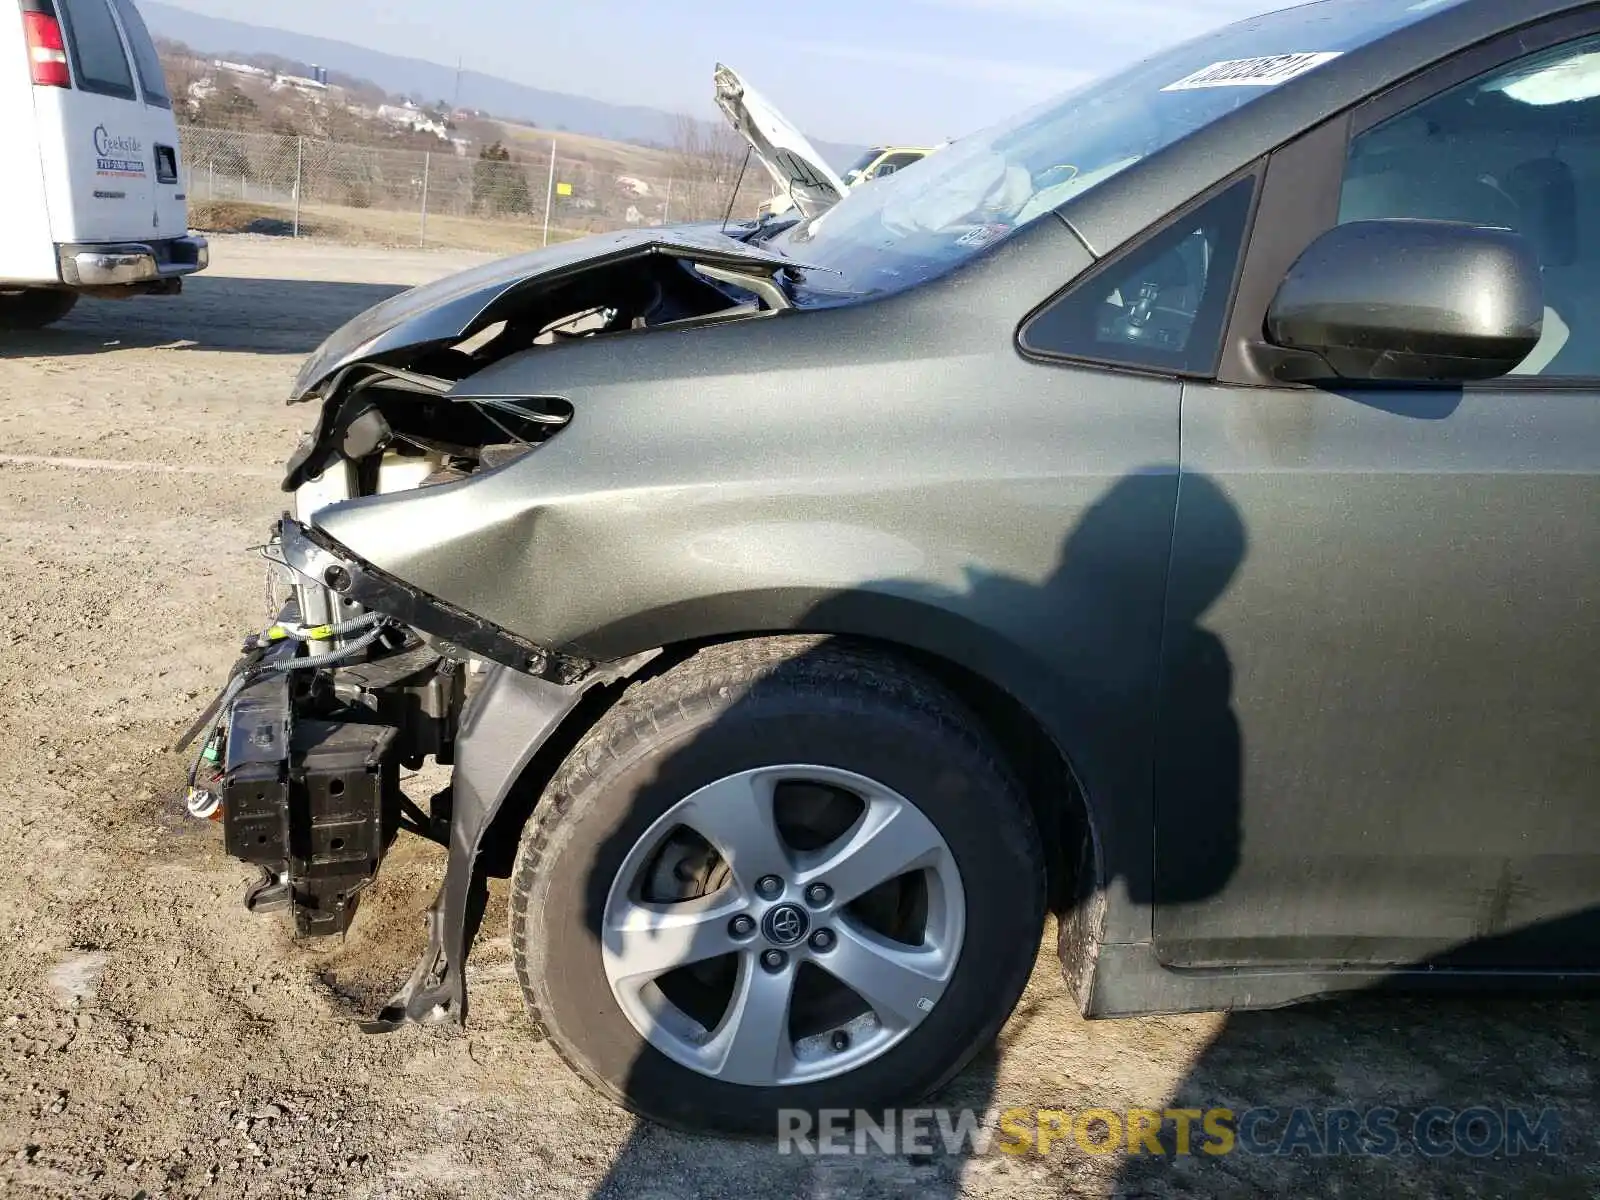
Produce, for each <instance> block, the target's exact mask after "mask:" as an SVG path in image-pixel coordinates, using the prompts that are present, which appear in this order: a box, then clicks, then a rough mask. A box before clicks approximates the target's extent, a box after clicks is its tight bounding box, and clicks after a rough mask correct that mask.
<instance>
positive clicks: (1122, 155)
mask: <svg viewBox="0 0 1600 1200" xmlns="http://www.w3.org/2000/svg"><path fill="white" fill-rule="evenodd" d="M1456 2H1457V0H1323V2H1322V3H1316V4H1307V5H1304V6H1302V7H1299V8H1294V9H1285V10H1283V11H1280V12H1275V13H1269V14H1267V15H1266V16H1262V17H1256V18H1253V19H1251V20H1248V21H1242V22H1239V23H1238V24H1235V25H1230V26H1228V27H1226V28H1224V29H1221V30H1218V31H1217V32H1215V33H1212V34H1208V35H1205V36H1203V37H1200V38H1197V39H1195V40H1193V41H1190V42H1187V43H1185V44H1183V45H1181V46H1178V47H1176V48H1174V49H1172V50H1168V51H1165V52H1163V53H1161V54H1158V55H1156V56H1154V57H1151V58H1148V59H1145V60H1144V61H1143V62H1141V63H1138V64H1136V65H1135V66H1133V67H1131V68H1129V69H1128V70H1126V71H1124V72H1122V73H1121V74H1117V75H1113V76H1111V77H1109V78H1107V79H1103V80H1100V81H1097V82H1095V83H1091V84H1089V85H1087V86H1086V87H1083V88H1081V89H1079V90H1077V91H1074V92H1069V93H1068V94H1067V95H1065V96H1061V97H1058V98H1056V99H1054V100H1051V101H1049V102H1048V103H1046V104H1042V105H1040V106H1039V107H1037V108H1034V109H1032V110H1030V111H1028V112H1025V113H1023V114H1022V115H1021V116H1019V117H1016V118H1014V119H1012V120H1011V121H1008V122H1006V123H1004V124H1002V125H999V126H996V127H994V128H992V129H988V130H984V131H982V132H980V133H975V134H972V135H971V136H969V137H965V138H962V139H961V140H960V141H957V142H954V143H953V144H951V145H950V146H948V147H947V148H945V149H944V150H941V151H940V152H939V153H938V154H935V155H931V156H929V157H928V158H926V159H924V160H923V161H922V162H919V163H916V164H914V165H912V166H910V167H907V168H906V169H905V170H903V171H899V172H896V173H895V174H893V175H891V176H889V177H888V178H886V179H884V180H883V181H882V182H880V183H875V184H874V185H873V186H872V187H870V188H853V189H851V191H850V192H849V193H848V194H847V195H846V197H845V198H844V199H843V200H842V201H841V202H840V203H838V204H837V205H835V206H834V207H833V208H831V209H829V210H828V211H827V212H824V213H822V214H821V215H819V216H818V217H817V218H815V219H814V220H812V221H810V222H807V223H804V224H801V225H797V226H795V227H794V228H793V229H790V230H787V231H786V232H784V233H782V234H780V235H779V236H778V237H777V238H775V239H774V240H773V243H772V244H773V245H774V246H775V247H776V248H777V249H779V250H780V251H782V252H783V253H785V254H788V255H789V256H791V257H793V258H795V259H798V260H800V261H801V262H803V263H806V264H807V265H809V266H817V267H821V268H824V269H825V271H826V272H827V273H826V274H824V273H823V272H818V271H808V272H806V273H805V289H806V290H807V291H813V292H821V293H830V292H844V293H850V294H861V293H870V292H886V291H897V290H900V289H902V288H906V287H911V286H913V285H915V284H917V283H920V282H922V281H924V280H926V279H929V278H931V277H933V276H934V275H937V274H941V273H943V272H944V271H946V270H948V269H950V268H951V267H953V266H955V265H957V264H958V263H960V262H962V261H964V260H965V259H967V258H970V257H971V256H973V255H974V254H977V253H978V252H979V251H980V250H982V249H984V248H985V247H988V246H992V245H994V244H995V243H997V242H999V241H1001V240H1002V239H1004V238H1006V237H1008V236H1010V235H1011V234H1013V233H1015V232H1016V231H1017V230H1019V229H1021V228H1023V227H1024V226H1025V225H1027V224H1029V223H1030V222H1032V221H1035V220H1037V219H1038V218H1040V217H1042V216H1044V215H1045V214H1046V213H1049V212H1051V211H1053V210H1054V209H1057V208H1060V207H1061V206H1062V205H1063V204H1065V203H1066V202H1067V201H1068V200H1070V199H1071V198H1072V197H1074V196H1076V195H1079V194H1080V193H1083V192H1086V191H1088V190H1089V189H1090V188H1092V187H1095V186H1096V185H1098V184H1101V183H1104V182H1105V181H1106V180H1107V179H1110V178H1111V177H1112V176H1114V175H1116V174H1117V173H1118V172H1120V171H1124V170H1126V169H1127V168H1128V167H1131V166H1132V165H1133V164H1134V163H1136V162H1138V161H1139V160H1140V159H1142V158H1144V157H1146V156H1147V155H1150V154H1154V153H1155V152H1157V151H1159V150H1161V149H1164V148H1165V147H1167V146H1170V145H1172V144H1173V143H1175V142H1177V141H1179V140H1181V139H1182V138H1185V137H1187V136H1188V135H1189V134H1192V133H1194V132H1195V131H1196V130H1197V129H1200V128H1201V127H1202V126H1204V125H1208V124H1210V123H1211V122H1213V121H1215V120H1217V119H1218V118H1220V117H1222V116H1224V115H1226V114H1227V113H1229V112H1232V111H1233V110H1234V109H1236V108H1239V107H1241V106H1243V105H1246V104H1249V103H1251V102H1252V101H1254V100H1257V99H1259V98H1260V97H1262V96H1264V95H1266V94H1268V93H1269V92H1271V90H1272V89H1273V88H1274V87H1276V86H1277V85H1279V84H1281V83H1284V82H1287V81H1288V80H1290V79H1293V78H1296V77H1297V76H1299V75H1303V74H1305V73H1306V72H1307V71H1312V70H1315V69H1316V68H1317V67H1319V66H1321V65H1322V64H1324V63H1326V62H1328V61H1330V60H1331V59H1334V58H1337V57H1339V55H1340V54H1341V53H1343V52H1345V51H1347V50H1351V49H1354V48H1356V47H1358V46H1361V45H1364V44H1366V43H1368V42H1371V41H1375V40H1376V39H1377V38H1379V37H1381V36H1383V35H1384V34H1386V33H1389V32H1391V31H1393V30H1395V29H1398V28H1400V27H1401V26H1403V25H1408V24H1410V23H1412V22H1414V21H1417V20H1420V19H1421V18H1423V17H1425V16H1427V15H1429V14H1430V13H1432V12H1435V11H1437V10H1438V9H1440V8H1444V7H1447V6H1449V5H1451V4H1453V3H1456Z"/></svg>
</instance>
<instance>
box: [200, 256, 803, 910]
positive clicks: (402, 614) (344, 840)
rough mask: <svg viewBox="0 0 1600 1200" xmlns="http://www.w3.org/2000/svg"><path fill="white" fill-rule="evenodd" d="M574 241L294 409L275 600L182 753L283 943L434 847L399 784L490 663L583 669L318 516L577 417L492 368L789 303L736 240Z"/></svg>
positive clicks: (457, 301)
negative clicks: (304, 411)
mask: <svg viewBox="0 0 1600 1200" xmlns="http://www.w3.org/2000/svg"><path fill="white" fill-rule="evenodd" d="M739 232H740V233H744V234H746V235H747V236H748V235H749V234H750V233H753V232H754V230H752V229H750V228H748V227H746V228H745V229H742V230H740V231H739ZM589 241H590V243H592V244H589V245H586V246H584V247H583V249H584V251H585V253H584V254H582V255H581V256H579V255H577V254H574V253H572V252H571V251H567V249H566V248H565V247H561V248H556V249H555V250H554V251H547V252H544V253H541V254H537V255H530V256H526V257H525V258H523V259H514V260H509V261H507V262H503V263H495V264H491V266H490V268H485V269H483V270H481V271H479V272H473V273H469V277H468V278H466V279H465V280H464V281H463V279H461V278H458V279H453V280H446V281H444V282H443V283H441V284H435V285H430V286H429V287H424V288H419V289H416V290H415V291H413V292H410V293H406V294H404V295H402V296H399V297H396V298H395V300H393V301H390V302H388V303H387V304H385V305H380V306H379V307H378V308H377V309H374V310H372V311H371V312H370V313H368V314H366V315H365V316H364V317H362V318H360V319H358V321H357V322H354V323H353V325H352V327H351V328H350V329H347V330H346V331H341V332H340V333H338V334H335V335H334V337H333V338H331V339H329V342H328V343H327V344H325V345H324V347H323V348H322V349H321V350H319V351H318V353H317V354H316V355H314V356H313V358H312V360H311V361H310V362H309V363H308V364H307V367H306V369H305V370H304V371H303V372H302V375H301V379H300V381H299V382H298V383H297V384H296V388H295V392H294V395H293V396H292V397H291V403H294V402H299V401H304V400H310V399H319V400H320V401H321V406H322V407H321V414H320V417H319V419H318V421H317V423H316V426H315V428H314V429H313V431H312V432H311V433H309V434H308V435H307V436H306V437H305V438H304V439H303V440H302V442H301V445H300V446H299V448H298V449H297V450H296V452H295V453H294V455H293V456H292V457H291V459H290V460H289V463H288V466H287V471H286V475H285V478H284V481H283V488H284V490H285V491H286V492H289V493H291V494H292V496H293V502H292V507H291V509H290V511H288V512H286V513H285V514H284V516H283V518H282V519H280V520H279V521H278V522H277V523H276V524H275V526H274V528H273V530H272V532H271V536H270V538H269V541H268V543H267V545H266V546H265V547H264V548H263V554H264V556H265V557H266V558H267V559H268V562H269V572H270V574H271V576H272V578H273V580H274V584H275V587H276V589H277V593H276V594H281V595H283V596H284V597H285V599H284V601H283V602H282V604H281V607H280V608H279V611H278V612H277V613H276V618H275V619H274V620H273V622H272V623H271V624H270V625H269V626H268V627H267V628H265V629H264V630H261V631H260V632H258V633H255V634H253V635H252V636H250V637H249V638H247V639H246V640H245V643H244V647H243V656H242V657H241V658H240V660H239V662H238V663H237V664H236V666H235V668H234V670H233V672H232V674H231V675H230V678H229V681H228V684H227V686H226V687H225V688H224V689H223V691H222V693H221V694H220V695H219V696H218V697H217V699H216V700H215V701H214V702H213V704H212V705H211V706H210V708H208V709H207V711H206V712H205V713H204V714H202V716H201V718H200V720H198V721H197V722H196V724H195V726H194V727H193V728H192V729H191V730H190V731H189V733H188V735H186V737H185V739H184V742H183V743H182V744H183V745H184V746H193V747H194V748H195V757H194V760H193V765H192V768H191V771H190V778H189V797H188V807H189V810H190V812H191V813H193V814H194V815H195V816H197V817H203V818H212V819H216V820H219V821H220V822H221V824H222V827H223V831H224V840H225V844H226V848H227V850H228V852H229V853H230V854H231V855H233V856H234V857H237V858H239V859H241V860H242V861H245V862H247V863H251V864H253V865H255V866H257V867H259V868H260V872H261V874H260V878H259V880H258V882H257V883H256V884H255V885H254V886H253V887H252V888H251V889H250V890H249V892H248V894H247V896H246V905H247V907H249V908H250V909H251V910H252V911H257V912H264V911H275V910H288V911H290V912H291V913H292V914H293V919H294V923H295V928H296V931H297V933H298V934H299V935H302V936H316V935H327V934H341V933H343V932H344V931H345V930H347V929H348V928H349V925H350V922H351V920H352V919H353V917H354V915H355V912H356V909H357V905H358V902H359V899H360V895H361V893H362V891H363V890H364V889H365V888H367V887H368V886H369V885H370V884H371V882H372V881H373V879H374V878H375V877H376V875H377V872H378V868H379V865H380V863H381V861H382V859H383V857H384V855H385V853H386V852H387V850H388V848H389V846H390V845H391V844H392V843H393V841H394V839H395V837H396V836H397V835H398V833H400V832H401V831H403V830H409V831H410V832H413V833H417V834H420V835H422V836H426V837H429V838H431V839H434V840H437V841H441V842H448V841H449V838H450V831H451V803H450V801H451V797H450V794H449V792H448V791H446V792H445V793H444V794H442V795H440V796H438V797H435V798H434V801H433V803H432V806H431V811H426V812H425V811H422V810H421V809H419V808H418V807H417V806H415V805H414V804H412V803H411V802H410V801H409V800H407V799H406V798H405V797H404V796H403V795H402V794H401V791H400V787H399V771H400V768H401V767H406V768H415V767H417V766H419V765H421V763H422V762H423V761H424V760H425V759H426V758H429V757H432V758H434V759H435V760H436V761H437V762H439V763H440V764H443V765H451V764H452V763H453V762H454V753H455V742H456V737H457V732H458V728H459V725H460V721H461V716H462V711H463V706H464V704H465V702H466V700H467V697H468V695H469V692H470V691H471V690H472V688H473V685H474V683H475V681H476V680H478V679H479V678H480V677H481V675H482V672H483V669H484V668H485V667H486V666H488V665H490V664H497V665H499V666H501V667H504V668H507V669H509V670H512V671H516V672H520V673H523V674H526V675H529V676H533V677H535V678H539V679H543V680H548V681H550V682H552V683H554V684H556V685H559V686H564V687H577V686H579V685H580V684H581V682H582V681H583V679H584V678H585V676H586V675H587V674H588V673H589V672H591V671H592V670H593V669H594V667H595V664H592V663H588V662H585V661H582V660H579V659H575V658H569V657H563V656H562V655H560V654H557V653H555V652H554V651H552V650H550V649H548V648H544V647H538V646H534V645H531V644H529V643H527V642H526V641H524V640H522V639H519V638H517V637H516V636H514V635H511V634H508V633H507V632H505V631H503V630H500V629H497V628H495V627H493V626H492V625H489V624H488V623H486V622H484V621H482V620H480V619H478V618H476V617H474V616H472V615H471V614H468V613H465V612H462V611H460V610H458V609H455V608H453V607H452V606H450V605H448V604H446V603H444V602H443V601H440V600H438V599H436V598H434V597H430V596H427V595H425V594H423V593H421V592H419V591H418V590H417V589H415V588H412V587H410V586H409V585H407V584H405V583H403V582H402V581H400V580H396V579H393V578H392V577H389V576H387V575H385V574H384V573H383V572H381V571H378V570H376V569H375V568H372V567H371V566H369V565H368V564H365V563H362V562H360V561H359V560H357V559H355V558H353V557H352V556H351V555H350V554H349V552H348V551H346V550H344V548H343V547H340V546H338V544H337V543H332V542H331V541H330V540H329V539H326V538H325V536H324V535H321V534H320V533H319V532H318V530H317V529H316V525H315V520H316V516H317V514H318V513H319V512H321V511H323V510H324V509H326V508H328V507H329V506H331V505H338V504H343V503H348V502H351V501H357V502H359V501H360V500H361V499H362V498H364V497H374V496H380V495H386V494H389V493H394V492H400V491H406V490H411V489H416V488H426V487H437V486H446V485H449V484H452V483H458V482H461V481H464V480H467V479H469V478H471V477H472V476H474V475H476V474H479V473H482V472H485V471H490V470H494V469H496V468H498V467H501V466H504V465H506V464H508V463H510V462H513V461H514V460H516V459H518V458H520V457H521V456H523V455H526V454H528V453H530V452H532V451H533V450H535V449H536V448H537V447H538V446H539V445H540V444H542V443H543V442H545V441H547V440H549V439H550V438H552V437H555V436H557V435H558V434H559V433H560V431H561V430H562V429H563V428H564V427H565V426H566V425H567V424H568V423H569V422H570V421H571V420H572V419H573V416H574V413H573V408H572V405H571V404H570V403H569V402H568V401H567V400H566V399H564V398H562V397H559V396H539V395H529V396H526V397H515V398H508V397H505V396H498V397H493V398H486V397H475V396H473V394H472V391H471V379H472V377H473V376H474V375H475V374H476V373H478V372H479V371H482V370H483V369H484V368H485V367H487V366H489V365H490V364H493V363H496V362H499V361H501V360H503V359H505V358H507V357H509V356H512V355H516V354H522V353H539V352H541V351H542V350H545V349H548V348H551V347H555V346H558V345H560V344H563V343H566V342H571V341H575V340H581V339H597V338H610V337H628V336H639V335H642V334H645V333H648V332H651V331H662V330H668V329H685V328H692V327H695V326H699V325H705V324H708V323H718V322H725V321H731V320H746V319H752V318H756V317H764V316H769V315H775V314H777V313H779V312H782V311H783V310H785V309H787V308H788V307H789V303H788V300H787V296H786V293H785V292H784V290H783V288H782V286H781V285H780V284H779V283H778V281H777V278H776V277H777V276H778V274H779V273H780V272H781V271H783V270H785V269H788V267H789V262H788V260H786V259H783V258H781V257H779V256H776V255H772V254H768V253H766V252H764V251H761V250H759V249H757V248H755V247H750V246H747V245H746V244H745V243H744V242H741V241H739V240H736V235H725V234H722V233H720V232H715V231H712V230H699V229H690V230H687V231H682V230H680V231H657V230H651V231H642V232H636V233H630V234H623V235H619V236H617V237H615V238H603V239H602V238H595V239H590V240H589ZM463 283H465V285H466V286H463ZM441 294H443V302H442V303H441ZM386 318H393V320H392V321H386ZM352 330H353V334H352V335H351V337H350V338H348V339H346V334H347V333H351V331H352ZM342 339H344V340H342Z"/></svg>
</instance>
